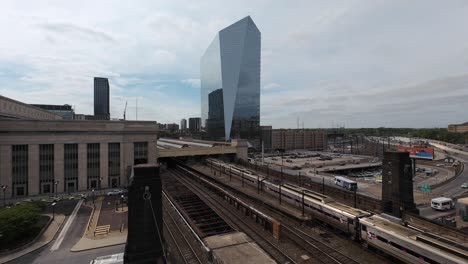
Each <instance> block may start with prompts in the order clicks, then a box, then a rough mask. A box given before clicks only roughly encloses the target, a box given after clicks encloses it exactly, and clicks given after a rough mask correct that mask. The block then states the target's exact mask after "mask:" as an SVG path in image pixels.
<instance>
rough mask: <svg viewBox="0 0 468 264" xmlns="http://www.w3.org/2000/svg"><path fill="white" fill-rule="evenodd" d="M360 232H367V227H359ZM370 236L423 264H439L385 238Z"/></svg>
mask: <svg viewBox="0 0 468 264" xmlns="http://www.w3.org/2000/svg"><path fill="white" fill-rule="evenodd" d="M361 230H362V231H365V232H367V226H365V225H361ZM372 235H374V236H375V237H376V238H377V240H379V241H380V242H382V243H385V244H388V245H390V246H392V247H394V248H396V249H399V250H401V252H404V253H407V254H410V255H412V256H413V257H415V258H417V259H419V260H421V261H423V262H425V263H430V264H437V263H439V262H437V261H435V260H433V259H430V258H428V257H425V256H423V255H421V254H419V253H417V252H415V251H413V250H411V249H408V248H405V247H404V246H401V245H398V244H396V243H395V242H392V241H388V239H386V238H384V237H381V236H379V235H375V234H373V233H372Z"/></svg>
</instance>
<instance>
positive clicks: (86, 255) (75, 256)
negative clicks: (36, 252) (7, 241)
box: [9, 245, 125, 264]
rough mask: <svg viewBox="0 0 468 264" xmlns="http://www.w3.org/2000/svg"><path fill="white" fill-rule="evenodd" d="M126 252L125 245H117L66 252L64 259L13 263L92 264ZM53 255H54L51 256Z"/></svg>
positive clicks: (23, 259) (34, 259) (49, 258)
mask: <svg viewBox="0 0 468 264" xmlns="http://www.w3.org/2000/svg"><path fill="white" fill-rule="evenodd" d="M45 250H48V251H49V252H50V250H49V247H46V248H44V249H43V251H45ZM124 250H125V245H116V246H111V247H105V248H97V249H92V250H86V251H81V252H70V251H68V252H64V253H62V254H61V255H63V256H62V257H60V258H59V257H58V256H57V254H55V255H54V256H53V257H48V258H47V257H39V258H32V257H30V258H20V259H17V260H15V261H13V262H9V263H14V264H44V263H66V264H83V263H90V262H91V260H93V259H95V258H97V257H101V256H107V255H112V254H117V253H122V252H124ZM51 255H52V254H51Z"/></svg>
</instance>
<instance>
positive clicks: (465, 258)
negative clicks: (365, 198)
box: [360, 215, 468, 264]
mask: <svg viewBox="0 0 468 264" xmlns="http://www.w3.org/2000/svg"><path fill="white" fill-rule="evenodd" d="M360 233H361V235H360V238H361V241H362V243H363V244H364V245H365V246H367V247H371V248H375V249H378V250H380V251H382V252H385V253H386V254H388V255H391V256H393V257H394V258H396V259H399V260H401V261H403V262H406V263H431V264H433V263H444V264H453V263H468V253H467V252H468V251H467V250H466V247H464V246H462V245H459V244H457V243H455V242H453V243H447V240H446V239H443V238H438V239H434V238H433V237H434V235H429V234H423V233H422V232H420V231H418V230H415V229H412V228H409V227H406V226H403V225H400V224H398V223H395V222H392V221H390V220H387V219H385V218H383V217H381V216H378V215H373V216H371V217H365V218H362V219H360Z"/></svg>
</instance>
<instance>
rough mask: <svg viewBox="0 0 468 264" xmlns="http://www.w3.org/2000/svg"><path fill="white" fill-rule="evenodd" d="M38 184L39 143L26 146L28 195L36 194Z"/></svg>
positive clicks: (37, 192)
mask: <svg viewBox="0 0 468 264" xmlns="http://www.w3.org/2000/svg"><path fill="white" fill-rule="evenodd" d="M39 190H40V186H39V145H38V144H30V145H29V146H28V195H38V194H39Z"/></svg>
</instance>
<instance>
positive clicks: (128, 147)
mask: <svg viewBox="0 0 468 264" xmlns="http://www.w3.org/2000/svg"><path fill="white" fill-rule="evenodd" d="M121 156H123V159H122V160H121V163H120V164H121V165H122V170H123V173H122V175H121V176H120V177H121V178H120V182H121V183H122V185H123V186H126V185H127V184H128V181H127V176H129V175H128V170H129V168H131V167H132V166H133V142H126V140H124V142H123V144H122V151H121Z"/></svg>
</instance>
